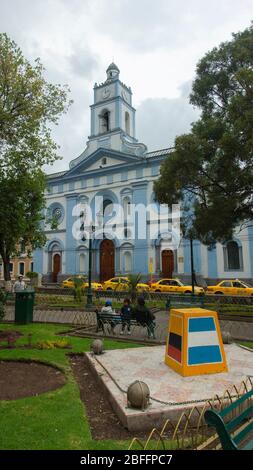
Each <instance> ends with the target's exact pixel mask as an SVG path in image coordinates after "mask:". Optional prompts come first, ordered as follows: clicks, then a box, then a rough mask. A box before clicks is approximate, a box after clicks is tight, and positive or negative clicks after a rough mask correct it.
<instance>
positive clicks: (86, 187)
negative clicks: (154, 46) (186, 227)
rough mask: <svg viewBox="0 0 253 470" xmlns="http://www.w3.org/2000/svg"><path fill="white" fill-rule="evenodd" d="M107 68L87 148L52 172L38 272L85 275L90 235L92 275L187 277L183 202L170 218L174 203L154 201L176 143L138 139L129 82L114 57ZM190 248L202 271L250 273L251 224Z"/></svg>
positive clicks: (48, 276)
mask: <svg viewBox="0 0 253 470" xmlns="http://www.w3.org/2000/svg"><path fill="white" fill-rule="evenodd" d="M106 73H107V77H106V80H105V81H104V82H103V83H101V84H97V83H96V84H95V86H94V103H93V104H92V105H91V106H90V110H91V128H90V136H89V137H88V141H87V146H86V148H85V150H84V152H83V153H82V154H81V155H80V156H79V157H78V158H75V159H74V160H72V161H71V162H70V165H69V169H68V170H67V171H63V172H59V173H55V174H51V175H49V176H48V188H47V194H46V201H47V210H46V214H45V222H44V230H45V234H46V236H47V243H46V245H45V247H43V248H42V249H38V250H35V252H34V271H36V272H39V273H41V274H43V276H44V279H45V280H46V281H47V282H57V281H60V280H62V279H63V278H66V277H68V276H70V275H73V274H87V272H88V262H89V238H90V237H91V239H92V242H91V244H92V252H91V253H92V254H91V256H92V276H93V278H94V279H98V280H100V281H104V280H106V279H109V278H110V277H114V276H116V275H126V274H128V273H131V272H135V273H137V272H141V273H142V274H143V277H144V278H148V277H149V276H150V275H151V273H152V275H153V276H154V277H159V276H161V275H163V276H166V277H171V276H172V275H173V276H179V277H180V278H182V279H184V278H185V279H186V278H187V279H188V278H189V276H190V271H191V268H190V246H189V241H187V240H184V239H180V230H179V224H180V220H179V216H178V208H176V215H175V210H174V218H173V208H168V210H167V209H166V208H165V207H164V206H159V204H157V203H156V202H155V200H154V191H153V183H154V181H155V180H156V179H157V178H158V177H159V173H160V167H161V164H162V162H163V161H164V159H165V158H166V157H167V156H168V155H169V154H170V152H171V151H172V149H170V148H168V149H162V150H158V151H153V152H149V151H148V149H147V147H146V145H145V144H143V143H140V142H139V141H138V140H137V138H136V128H135V109H134V107H133V102H132V91H131V88H130V87H128V86H126V85H125V84H124V83H123V82H122V81H121V80H120V76H119V75H120V71H119V69H118V67H117V66H116V65H115V64H114V63H112V64H111V65H110V66H109V67H108V69H107V71H106ZM154 125H155V123H154ZM52 221H53V223H52ZM193 252H194V268H195V272H196V273H197V274H199V275H200V276H202V277H204V278H208V279H223V278H234V277H236V278H244V279H250V278H252V277H253V229H252V228H250V229H245V230H244V231H242V232H241V233H240V235H238V236H236V237H235V238H234V239H233V240H231V241H230V242H229V243H227V244H226V245H221V244H217V245H216V247H215V248H213V249H211V250H210V249H208V248H207V247H206V246H204V245H202V244H201V243H200V242H199V241H197V240H196V241H194V244H193Z"/></svg>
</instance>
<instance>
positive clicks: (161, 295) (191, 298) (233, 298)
mask: <svg viewBox="0 0 253 470" xmlns="http://www.w3.org/2000/svg"><path fill="white" fill-rule="evenodd" d="M36 292H37V293H38V294H48V295H74V289H71V288H68V289H66V288H65V289H64V288H62V287H59V288H51V287H50V288H48V287H38V288H36ZM93 295H94V297H95V298H108V297H110V298H112V299H116V300H117V299H119V300H121V299H122V298H124V297H126V295H129V293H128V292H127V291H118V290H115V291H113V290H111V291H104V290H100V291H95V290H93ZM138 295H141V296H143V297H144V298H145V299H147V300H161V301H163V302H164V303H166V302H167V301H168V300H170V299H171V300H173V301H180V302H182V303H185V304H187V303H193V302H199V303H201V304H202V305H203V306H205V305H207V304H213V303H218V304H222V305H225V304H230V305H231V304H234V305H249V306H253V295H252V296H237V295H221V294H220V295H214V294H208V295H192V294H177V293H167V292H139V293H138Z"/></svg>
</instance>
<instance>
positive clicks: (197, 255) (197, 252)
mask: <svg viewBox="0 0 253 470" xmlns="http://www.w3.org/2000/svg"><path fill="white" fill-rule="evenodd" d="M183 248H184V272H185V274H190V273H191V252H190V241H189V240H184V242H183ZM193 260H194V270H195V273H199V272H201V244H200V242H199V241H198V240H193Z"/></svg>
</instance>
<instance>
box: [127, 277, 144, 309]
mask: <svg viewBox="0 0 253 470" xmlns="http://www.w3.org/2000/svg"><path fill="white" fill-rule="evenodd" d="M127 278H128V281H129V285H128V292H129V294H130V297H131V301H132V303H133V302H135V301H136V297H137V292H138V291H137V285H138V284H139V282H140V281H141V273H137V274H128V276H127Z"/></svg>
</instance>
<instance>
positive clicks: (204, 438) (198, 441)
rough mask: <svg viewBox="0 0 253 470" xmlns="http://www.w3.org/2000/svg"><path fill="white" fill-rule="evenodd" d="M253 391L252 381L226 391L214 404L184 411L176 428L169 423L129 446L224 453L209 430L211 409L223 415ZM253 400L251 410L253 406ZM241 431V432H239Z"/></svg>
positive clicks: (212, 401) (206, 404)
mask: <svg viewBox="0 0 253 470" xmlns="http://www.w3.org/2000/svg"><path fill="white" fill-rule="evenodd" d="M252 389H253V381H252V378H251V377H248V378H247V379H245V380H244V381H242V382H241V384H240V385H239V386H236V385H233V387H231V388H229V389H227V390H225V392H224V394H223V396H222V397H219V396H218V395H215V396H214V397H213V399H212V400H207V401H206V402H205V403H204V405H202V406H196V405H195V406H193V407H192V408H191V409H189V410H186V411H183V412H182V414H181V416H180V417H179V420H178V422H177V423H176V424H173V422H172V421H171V420H170V419H167V420H166V421H165V423H164V425H163V427H162V428H161V429H157V428H154V429H152V431H151V432H150V433H149V435H148V436H147V438H146V439H139V438H137V437H135V438H134V439H133V440H132V441H131V444H130V446H129V450H158V449H163V450H169V449H180V450H185V449H189V448H190V449H195V450H209V449H212V450H220V449H221V445H220V441H219V438H218V435H217V433H216V432H214V429H213V428H210V427H208V426H207V424H206V422H205V419H204V414H205V411H206V410H207V409H210V408H213V409H215V410H217V411H221V410H222V409H223V408H225V407H227V406H228V405H230V404H231V403H233V401H235V400H237V399H238V398H240V396H242V395H244V394H245V393H247V392H249V391H251V390H252ZM252 404H253V400H252V397H251V398H250V399H249V403H246V405H247V406H252ZM241 411H242V410H241V409H240V408H239V409H238V410H234V411H233V412H232V414H233V417H236V416H237V413H239V414H240V413H241ZM238 431H239V430H237V432H238Z"/></svg>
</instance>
